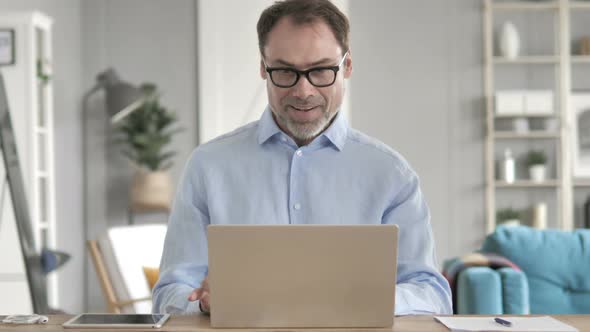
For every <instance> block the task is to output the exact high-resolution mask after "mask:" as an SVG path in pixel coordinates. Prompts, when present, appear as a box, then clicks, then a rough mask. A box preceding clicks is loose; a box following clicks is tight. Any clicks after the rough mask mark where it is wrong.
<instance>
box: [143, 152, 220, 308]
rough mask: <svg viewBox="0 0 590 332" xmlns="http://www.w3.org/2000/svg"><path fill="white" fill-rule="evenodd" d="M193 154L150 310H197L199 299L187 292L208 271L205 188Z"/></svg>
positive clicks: (173, 214) (172, 218)
mask: <svg viewBox="0 0 590 332" xmlns="http://www.w3.org/2000/svg"><path fill="white" fill-rule="evenodd" d="M195 155H196V154H195V153H193V156H192V157H191V159H190V160H189V162H188V163H187V165H186V166H185V169H184V174H183V176H182V178H181V181H180V183H179V188H178V190H177V193H176V197H175V199H174V205H173V207H172V212H171V215H170V220H169V222H168V230H167V233H166V240H165V242H164V252H163V254H162V260H161V262H160V276H159V277H160V278H159V280H158V283H157V284H156V285H155V287H154V290H153V309H152V311H153V312H161V313H177V314H178V313H193V312H199V311H200V309H199V301H194V302H191V301H189V300H188V297H189V295H190V294H191V292H192V291H193V290H194V289H195V288H198V287H200V285H201V282H202V281H203V280H204V279H205V276H206V274H207V225H208V224H209V216H208V214H207V213H208V212H207V208H206V204H205V194H204V193H205V190H204V186H203V183H202V181H201V180H200V179H199V178H200V174H199V170H198V168H197V164H196V158H195Z"/></svg>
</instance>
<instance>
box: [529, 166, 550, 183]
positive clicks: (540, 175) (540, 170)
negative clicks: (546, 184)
mask: <svg viewBox="0 0 590 332" xmlns="http://www.w3.org/2000/svg"><path fill="white" fill-rule="evenodd" d="M545 173H546V167H545V165H532V166H530V167H529V176H530V177H531V181H533V182H543V181H545Z"/></svg>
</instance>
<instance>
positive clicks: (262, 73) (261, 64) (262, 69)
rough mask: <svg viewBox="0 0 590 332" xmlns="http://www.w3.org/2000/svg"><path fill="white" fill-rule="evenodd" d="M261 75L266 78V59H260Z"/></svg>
mask: <svg viewBox="0 0 590 332" xmlns="http://www.w3.org/2000/svg"><path fill="white" fill-rule="evenodd" d="M260 77H261V78H262V79H263V80H265V79H266V68H264V61H262V59H260Z"/></svg>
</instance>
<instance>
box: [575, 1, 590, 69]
mask: <svg viewBox="0 0 590 332" xmlns="http://www.w3.org/2000/svg"><path fill="white" fill-rule="evenodd" d="M588 5H590V3H588ZM572 63H590V55H572Z"/></svg>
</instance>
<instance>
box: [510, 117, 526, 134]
mask: <svg viewBox="0 0 590 332" xmlns="http://www.w3.org/2000/svg"><path fill="white" fill-rule="evenodd" d="M512 129H513V130H514V132H516V133H519V134H525V133H528V132H529V120H528V119H527V118H514V119H513V120H512Z"/></svg>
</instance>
